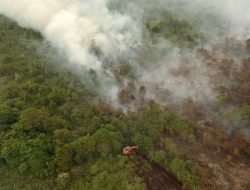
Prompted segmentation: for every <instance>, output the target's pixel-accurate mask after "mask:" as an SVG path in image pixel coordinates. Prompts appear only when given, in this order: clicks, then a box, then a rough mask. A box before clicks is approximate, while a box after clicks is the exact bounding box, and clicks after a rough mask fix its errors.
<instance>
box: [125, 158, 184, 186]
mask: <svg viewBox="0 0 250 190" xmlns="http://www.w3.org/2000/svg"><path fill="white" fill-rule="evenodd" d="M130 160H131V161H132V162H133V163H134V164H135V165H136V167H137V173H138V175H139V176H140V177H142V178H143V179H144V181H145V183H146V185H147V189H148V190H182V189H183V188H182V187H183V185H182V183H181V182H180V181H179V180H178V179H177V178H176V177H175V176H174V175H173V174H172V173H170V172H168V171H167V170H165V169H164V168H163V167H161V166H160V165H159V164H157V163H156V162H154V161H152V160H150V159H149V158H148V157H147V156H146V155H144V154H139V155H138V156H135V157H133V158H130Z"/></svg>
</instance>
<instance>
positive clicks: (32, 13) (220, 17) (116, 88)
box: [0, 0, 250, 105]
mask: <svg viewBox="0 0 250 190" xmlns="http://www.w3.org/2000/svg"><path fill="white" fill-rule="evenodd" d="M159 10H168V11H170V12H171V13H173V14H174V15H176V16H177V17H179V18H180V19H188V20H189V21H190V22H191V23H193V24H194V25H195V26H196V27H197V28H198V29H199V30H200V32H201V33H202V34H204V36H205V38H207V41H208V39H211V41H216V40H218V39H220V38H222V37H223V36H234V37H236V38H239V39H243V38H247V37H249V27H250V1H249V0H238V1H234V0H211V1H207V0H156V1H150V0H140V1H139V0H133V1H132V0H128V1H113V0H85V1H81V0H53V1H51V0H0V14H3V15H5V16H7V17H9V18H11V19H13V20H15V21H16V22H18V23H19V25H20V26H22V27H28V28H32V29H34V30H36V31H39V32H40V33H41V34H42V35H43V36H44V38H45V39H46V40H47V41H48V42H49V43H50V44H51V46H52V47H53V48H55V49H57V51H58V52H59V54H58V55H64V56H65V57H66V58H67V60H66V62H67V63H68V65H70V67H72V68H75V67H83V68H85V70H86V72H82V75H83V78H84V81H88V82H87V83H88V84H87V85H89V84H90V83H91V82H89V81H91V77H90V76H89V74H88V72H87V71H89V70H91V71H94V75H95V80H96V81H97V83H98V85H96V84H95V83H94V82H92V85H89V87H90V88H95V89H96V90H97V91H98V92H99V94H100V95H102V96H103V97H104V98H105V99H107V100H108V101H110V102H112V103H113V104H114V105H118V104H119V100H118V97H117V94H118V93H119V92H120V91H121V89H123V88H126V86H127V83H129V81H130V80H131V79H128V78H126V77H123V78H122V79H119V80H118V79H117V77H116V76H115V72H114V71H115V70H116V69H117V68H118V67H119V65H120V64H122V63H124V62H126V63H127V64H129V65H131V67H132V68H133V69H134V76H133V77H132V78H133V79H134V81H133V83H134V85H135V88H137V89H138V88H139V87H140V86H145V87H146V88H147V96H148V97H149V98H154V99H159V100H160V101H162V100H161V99H162V98H159V97H158V93H159V92H157V90H156V88H158V87H159V88H160V89H163V91H167V93H166V94H163V96H168V95H169V94H170V95H169V96H171V99H172V100H173V99H175V100H176V101H178V100H181V99H185V98H192V99H194V100H204V99H205V100H209V99H213V97H214V96H215V95H216V93H215V92H214V91H213V88H212V86H211V85H210V80H211V79H210V78H209V76H208V75H207V74H206V72H207V67H206V65H205V64H203V62H202V60H201V59H200V58H199V56H196V53H194V51H193V50H186V51H181V50H180V49H179V48H178V47H175V46H174V45H173V44H171V43H170V42H168V41H167V40H166V39H164V40H163V39H162V40H161V42H158V43H156V44H151V42H150V40H149V39H148V38H149V37H148V35H147V34H145V32H144V29H145V28H144V27H145V26H143V19H144V18H145V17H147V16H149V15H151V14H152V15H153V14H155V13H157V12H158V11H159ZM211 15H213V18H211ZM214 18H216V19H217V20H214ZM216 27H217V28H216ZM204 43H205V42H204ZM146 45H147V47H148V48H146V49H147V50H145V48H144V46H146ZM200 45H202V46H209V43H208V42H206V44H200ZM91 48H92V51H91ZM93 51H94V53H93ZM148 54H150V55H148ZM143 58H144V60H143ZM141 62H147V63H141ZM145 65H146V66H145ZM183 73H184V74H183ZM89 78H90V79H89ZM85 79H86V80H85Z"/></svg>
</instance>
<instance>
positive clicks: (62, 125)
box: [0, 15, 250, 190]
mask: <svg viewBox="0 0 250 190" xmlns="http://www.w3.org/2000/svg"><path fill="white" fill-rule="evenodd" d="M167 23H168V24H167ZM169 23H170V25H169ZM171 23H172V26H173V27H169V26H171ZM173 23H175V24H173ZM146 25H147V26H146V27H147V29H148V30H149V32H150V33H151V37H152V38H155V39H157V38H158V37H164V38H169V39H170V40H171V41H172V42H173V43H177V44H178V45H180V46H185V47H188V48H192V47H193V46H194V45H195V44H196V43H197V38H198V36H199V34H197V33H196V32H194V30H193V28H192V27H191V26H190V25H189V24H188V23H186V22H184V21H179V20H176V19H175V18H174V17H171V16H169V15H167V16H166V18H165V17H164V18H161V19H160V20H157V19H152V20H151V21H149V22H148V23H146ZM183 30H184V32H183ZM42 46H43V38H42V36H41V35H40V34H39V33H36V32H34V31H32V30H29V29H23V28H21V27H19V26H17V24H16V23H14V22H12V21H10V20H9V19H7V18H5V17H2V16H1V17H0V176H1V178H0V189H37V188H38V189H94V190H104V189H108V190H117V189H121V190H125V189H129V190H130V189H131V190H132V189H134V190H137V189H138V190H140V189H145V188H146V184H145V180H143V177H142V176H140V175H138V172H137V171H136V169H135V167H134V165H133V163H131V162H129V161H128V159H127V158H126V157H124V156H121V151H122V148H123V147H124V146H127V145H135V144H138V145H139V147H140V151H141V152H143V153H144V154H147V155H149V157H150V159H152V160H154V161H155V162H157V163H158V164H160V165H161V166H162V167H164V168H165V169H166V170H168V171H170V172H171V173H173V174H174V175H175V176H176V177H177V178H178V180H180V181H181V182H182V183H183V184H184V185H185V187H186V188H187V189H195V190H198V189H203V188H202V186H203V185H204V184H206V183H205V182H204V181H202V180H201V179H200V177H198V176H199V175H198V174H197V167H196V164H195V163H194V162H193V161H191V160H190V159H189V157H188V156H186V155H185V153H184V152H187V151H188V150H187V151H186V150H183V149H184V148H182V147H180V146H179V145H178V144H180V142H181V143H183V145H184V146H183V147H185V148H186V149H189V147H190V149H191V148H192V146H191V145H193V144H195V143H196V141H197V142H198V143H196V144H198V145H197V147H200V146H201V142H202V143H204V144H205V145H206V146H208V147H209V148H211V149H208V150H209V151H211V150H213V151H214V150H216V148H217V149H219V148H220V149H223V150H225V151H226V152H229V153H230V154H232V155H234V156H238V157H237V158H240V156H239V155H240V153H242V155H244V156H245V155H246V156H249V151H248V150H249V149H248V147H249V144H247V143H246V141H245V137H243V135H242V134H238V136H236V138H235V139H233V141H228V139H227V137H225V136H227V135H225V136H223V135H222V134H225V133H224V132H221V131H220V132H219V133H217V132H216V131H215V132H214V131H212V132H211V134H213V135H215V136H216V135H218V136H219V141H216V140H214V141H213V138H209V135H208V137H207V136H206V138H205V137H203V136H202V135H203V134H207V133H205V132H204V131H202V132H200V131H199V130H200V129H199V128H197V123H196V122H197V120H196V119H195V117H197V116H200V115H202V113H201V112H202V111H201V110H199V106H197V107H195V106H196V105H194V104H192V101H187V102H186V112H185V110H184V113H188V114H187V115H186V117H183V116H180V115H179V114H177V113H176V112H175V111H173V109H171V110H170V109H169V108H162V107H161V106H159V105H158V104H157V103H155V102H153V101H152V102H150V103H148V104H146V105H144V106H143V107H142V108H141V109H140V110H138V111H136V112H128V113H127V114H124V113H123V112H121V111H119V110H114V109H113V108H112V107H110V106H109V105H106V104H105V103H102V102H100V101H98V97H97V96H96V95H95V93H93V92H92V91H91V90H90V89H87V88H86V87H85V86H84V85H83V83H82V81H81V79H80V78H79V77H77V76H76V75H74V73H72V72H71V71H70V70H67V69H65V68H63V67H60V65H59V64H58V62H57V61H55V60H53V59H51V58H50V57H49V56H43V55H42V54H41V53H39V51H38V49H39V48H40V47H42ZM48 51H49V50H48ZM245 62H246V64H245V71H247V70H248V68H249V66H248V65H247V63H248V62H247V60H245ZM130 70H131V68H130V67H127V65H124V66H123V68H122V69H121V72H120V75H127V74H128V73H130ZM243 71H244V68H243V70H242V71H237V72H235V75H234V77H235V81H236V82H235V83H234V84H233V85H232V87H231V88H230V89H222V90H221V95H219V96H218V98H217V101H218V102H217V105H216V106H215V107H214V109H215V110H216V111H218V114H220V116H222V117H226V118H229V120H230V122H231V121H233V122H235V121H236V122H243V123H244V124H245V125H246V124H248V123H249V121H250V119H249V118H250V117H249V116H250V111H249V110H250V108H249V96H247V94H248V93H249V91H248V90H247V89H248V86H247V83H248V80H249V75H248V74H247V73H245V74H244V75H243V74H242V73H243ZM225 72H226V71H225ZM240 84H244V85H240ZM248 85H249V84H248ZM228 91H230V93H226V92H228ZM237 91H238V92H237ZM228 94H229V95H228ZM229 105H230V106H231V105H233V106H231V107H232V108H231V111H229V112H227V113H226V114H224V113H222V112H223V109H225V108H227V107H228V106H229ZM197 110H198V111H197ZM208 125H209V122H208ZM211 139H212V140H211ZM222 142H224V143H222ZM248 142H249V141H248ZM192 143H193V144H192ZM216 143H217V144H216ZM238 144H240V146H239V147H238ZM215 147H216V148H215ZM218 147H219V148H218ZM235 147H236V148H235ZM190 157H192V156H190ZM203 177H204V176H203ZM205 178H206V176H205Z"/></svg>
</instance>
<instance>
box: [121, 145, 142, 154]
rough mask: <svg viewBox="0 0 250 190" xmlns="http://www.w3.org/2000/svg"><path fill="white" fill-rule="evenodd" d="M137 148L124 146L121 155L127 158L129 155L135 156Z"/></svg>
mask: <svg viewBox="0 0 250 190" xmlns="http://www.w3.org/2000/svg"><path fill="white" fill-rule="evenodd" d="M138 148H139V146H138V145H136V146H126V147H124V148H123V149H122V154H123V155H124V156H129V155H132V154H136V153H137V150H138Z"/></svg>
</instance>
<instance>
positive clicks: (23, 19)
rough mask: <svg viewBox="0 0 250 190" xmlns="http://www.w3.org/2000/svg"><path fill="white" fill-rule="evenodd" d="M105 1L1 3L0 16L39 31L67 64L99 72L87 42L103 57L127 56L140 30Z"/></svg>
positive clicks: (16, 0)
mask: <svg viewBox="0 0 250 190" xmlns="http://www.w3.org/2000/svg"><path fill="white" fill-rule="evenodd" d="M107 3H108V1H107V0H95V1H91V0H86V1H80V0H54V1H51V0H11V1H10V0H1V1H0V14H4V15H5V16H7V17H9V18H12V19H13V20H15V21H17V22H18V23H19V24H20V25H21V26H23V27H28V28H32V29H35V30H37V31H39V32H40V33H41V34H42V35H43V36H44V37H45V39H46V40H48V41H49V42H50V43H51V44H52V46H53V47H54V48H57V49H58V50H59V51H61V52H62V53H63V54H66V55H67V58H68V61H69V62H70V63H76V64H80V65H84V66H86V67H87V68H93V69H100V66H101V62H100V60H98V58H97V57H96V56H94V55H92V54H91V53H89V46H90V44H91V41H92V40H94V41H95V45H96V46H97V47H98V48H100V49H101V51H102V53H103V54H104V55H105V56H108V57H109V56H114V55H120V54H126V55H129V51H130V49H131V48H133V47H136V46H137V44H138V43H139V41H140V38H141V36H140V34H141V32H140V29H139V27H138V25H137V23H135V22H134V21H133V20H132V19H131V18H130V16H129V15H125V14H119V13H118V12H114V11H110V10H109V9H108V8H107Z"/></svg>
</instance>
